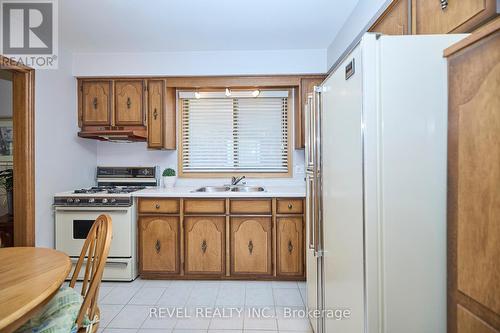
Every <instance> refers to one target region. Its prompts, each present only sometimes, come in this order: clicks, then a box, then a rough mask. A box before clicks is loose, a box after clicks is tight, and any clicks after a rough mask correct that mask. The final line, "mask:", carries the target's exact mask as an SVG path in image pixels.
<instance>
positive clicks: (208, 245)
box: [184, 216, 226, 275]
mask: <svg viewBox="0 0 500 333" xmlns="http://www.w3.org/2000/svg"><path fill="white" fill-rule="evenodd" d="M225 224H226V218H225V217H223V216H200V217H197V216H189V217H185V218H184V230H185V231H184V232H185V272H186V274H214V275H222V274H224V272H225V248H226V245H225V238H226V232H225Z"/></svg>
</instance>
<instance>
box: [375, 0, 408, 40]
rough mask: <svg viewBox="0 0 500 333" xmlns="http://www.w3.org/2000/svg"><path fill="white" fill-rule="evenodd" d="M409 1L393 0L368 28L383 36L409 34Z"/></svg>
mask: <svg viewBox="0 0 500 333" xmlns="http://www.w3.org/2000/svg"><path fill="white" fill-rule="evenodd" d="M408 7H409V0H394V1H393V2H392V3H391V5H390V6H389V8H387V10H386V11H385V12H384V13H383V14H382V15H381V16H380V18H379V19H378V20H377V21H376V22H375V24H374V25H373V26H372V27H371V28H370V31H371V32H379V33H382V34H384V35H406V34H408V32H409V29H408V28H409V25H410V19H409V17H410V16H409V11H408Z"/></svg>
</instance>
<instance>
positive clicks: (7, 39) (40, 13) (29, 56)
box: [0, 0, 58, 69]
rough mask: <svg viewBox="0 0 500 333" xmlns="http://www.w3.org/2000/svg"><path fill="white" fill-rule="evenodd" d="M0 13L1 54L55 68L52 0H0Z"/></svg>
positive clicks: (43, 67)
mask: <svg viewBox="0 0 500 333" xmlns="http://www.w3.org/2000/svg"><path fill="white" fill-rule="evenodd" d="M0 17H1V18H2V24H1V29H2V32H1V49H2V54H3V55H4V56H6V57H8V58H9V59H10V60H11V61H14V62H17V63H20V64H23V65H26V66H30V67H33V68H37V69H53V68H57V41H58V39H57V38H58V36H57V2H56V0H38V1H34V0H32V1H24V0H0ZM0 65H2V64H0Z"/></svg>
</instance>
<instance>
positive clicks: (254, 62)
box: [73, 50, 327, 76]
mask: <svg viewBox="0 0 500 333" xmlns="http://www.w3.org/2000/svg"><path fill="white" fill-rule="evenodd" d="M326 69H327V68H326V50H275V51H205V52H167V53H102V54H91V53H80V54H75V55H74V57H73V74H74V75H75V76H105V75H179V76H182V75H251V74H304V73H325V72H326Z"/></svg>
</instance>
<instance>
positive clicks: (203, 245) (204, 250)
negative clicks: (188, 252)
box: [201, 239, 208, 253]
mask: <svg viewBox="0 0 500 333" xmlns="http://www.w3.org/2000/svg"><path fill="white" fill-rule="evenodd" d="M207 248H208V245H207V241H206V240H205V239H204V240H203V242H201V252H203V253H205V252H207Z"/></svg>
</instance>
